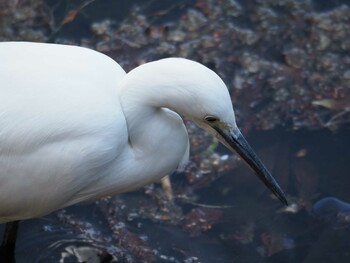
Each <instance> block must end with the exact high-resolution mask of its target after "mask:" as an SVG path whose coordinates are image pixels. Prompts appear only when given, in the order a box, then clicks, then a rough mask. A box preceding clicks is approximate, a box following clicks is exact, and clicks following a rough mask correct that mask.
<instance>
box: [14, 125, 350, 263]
mask: <svg viewBox="0 0 350 263" xmlns="http://www.w3.org/2000/svg"><path fill="white" fill-rule="evenodd" d="M248 137H249V138H248V139H249V141H250V142H251V144H252V145H253V146H254V148H256V149H257V151H258V153H259V155H260V156H261V157H262V159H263V160H264V161H265V162H266V164H267V166H268V167H270V168H271V170H272V171H273V174H274V175H275V176H276V178H277V179H278V181H280V182H281V184H282V187H283V188H284V189H286V192H287V194H288V196H289V200H290V202H291V206H290V207H289V209H287V210H286V209H285V208H283V207H282V206H281V205H280V204H279V203H278V202H277V201H276V200H272V199H271V196H270V194H269V193H268V192H267V191H266V189H265V188H264V187H263V186H262V185H261V184H260V183H259V182H258V181H257V180H256V178H255V177H254V176H252V173H251V172H250V171H249V170H248V169H247V168H246V167H245V166H244V165H240V166H239V167H238V168H236V169H233V170H230V171H228V172H226V174H225V175H223V176H221V177H219V178H218V179H217V180H215V181H214V182H212V183H211V184H209V185H207V186H205V187H203V188H199V189H197V190H194V192H195V195H196V196H197V199H196V203H185V202H181V200H178V201H176V205H177V209H179V210H181V213H180V214H181V215H180V216H178V212H169V213H168V216H169V215H170V217H171V216H173V217H174V218H173V221H171V219H166V220H164V218H159V217H156V216H154V215H155V214H156V212H154V211H156V210H157V209H159V204H156V203H154V201H155V200H154V198H153V199H152V196H150V195H145V192H147V190H146V191H145V190H140V191H137V192H133V193H128V194H123V195H120V196H118V197H116V198H115V199H114V198H111V199H108V200H104V201H100V202H96V203H89V204H81V205H77V206H74V207H70V208H67V209H65V210H63V211H59V212H57V213H53V214H51V215H49V216H47V217H44V218H41V219H33V220H28V221H25V222H22V223H21V226H20V232H19V240H18V246H17V259H18V262H19V263H21V262H26V263H30V262H33V263H34V262H35V263H41V262H203V263H204V262H208V263H209V262H223V263H224V262H247V263H250V262H252V263H253V262H267V263H275V262H290V263H296V262H303V263H309V262H340V263H341V262H349V260H350V254H349V252H348V251H349V249H348V245H349V244H350V232H349V231H350V230H349V227H350V219H349V218H350V216H349V207H350V206H348V204H347V203H346V202H347V201H350V192H349V191H348V185H350V177H349V171H350V169H349V168H350V163H349V160H350V150H349V148H348V146H349V145H350V136H349V132H348V131H343V132H339V133H337V134H331V133H330V132H327V131H322V132H313V131H309V132H293V133H291V132H284V131H273V132H259V133H255V134H251V136H248ZM180 177H181V175H176V176H175V178H174V179H173V181H174V189H176V188H177V187H178V186H179V185H181V184H183V182H181V179H179V178H180ZM158 188H159V187H158ZM158 188H156V189H158ZM152 189H153V188H152ZM158 190H159V189H158ZM148 191H150V190H149V189H148ZM152 191H154V192H156V190H154V189H153V190H152ZM326 197H327V198H326ZM334 197H336V198H338V199H334ZM322 198H325V199H322ZM318 200H321V201H320V202H317V201H318ZM334 200H336V201H334ZM341 200H342V201H341ZM152 202H153V203H152ZM344 202H345V203H344ZM147 203H150V204H147ZM163 205H164V204H163ZM211 205H214V208H212V207H211ZM160 206H162V205H160ZM226 206H229V208H227V207H226ZM116 208H117V209H116ZM114 209H116V210H118V211H117V212H115V211H114ZM147 209H149V211H153V212H152V213H153V214H152V213H149V215H151V214H152V215H153V217H152V216H145V215H147V213H145V210H147ZM152 209H154V210H152ZM111 211H114V212H111ZM174 211H175V210H174ZM176 211H177V210H176ZM213 211H216V212H213ZM198 214H200V216H199V217H198ZM329 215H331V216H329ZM176 217H178V219H177V220H175V218H176ZM191 220H192V221H191ZM189 222H190V223H189ZM191 224H193V225H191ZM84 249H85V250H84ZM82 251H83V252H82ZM84 251H85V252H84ZM112 255H114V256H115V257H114V258H113V257H112ZM117 258H118V260H117ZM60 260H61V261H60Z"/></svg>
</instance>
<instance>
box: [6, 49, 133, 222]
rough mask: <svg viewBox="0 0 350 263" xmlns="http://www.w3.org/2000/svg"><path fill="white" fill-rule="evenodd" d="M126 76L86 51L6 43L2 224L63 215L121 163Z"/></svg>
mask: <svg viewBox="0 0 350 263" xmlns="http://www.w3.org/2000/svg"><path fill="white" fill-rule="evenodd" d="M124 76H125V72H124V71H123V70H122V69H121V68H120V66H119V65H118V64H117V63H115V62H114V61H113V60H111V59H110V58H108V57H106V56H104V55H102V54H99V53H97V52H94V51H91V50H88V49H84V48H78V47H68V46H59V45H43V44H30V43H20V42H19V43H0V83H1V85H0V222H1V221H6V220H9V219H11V218H12V219H20V218H25V217H32V216H36V215H40V214H44V213H47V212H50V210H54V209H57V208H58V207H60V206H62V204H63V203H64V202H66V200H69V198H70V197H71V196H72V195H74V194H75V193H76V192H77V191H79V189H81V188H83V187H84V186H85V185H86V184H88V183H90V180H91V176H93V175H96V176H98V171H99V169H100V167H102V166H104V165H105V164H106V163H108V162H109V161H111V160H112V159H113V158H116V156H117V155H118V152H120V150H118V149H121V148H122V147H123V145H124V144H125V143H127V134H126V124H125V119H124V116H123V114H122V111H121V109H120V105H119V99H118V96H117V87H118V82H119V81H120V79H122V78H123V77H124ZM6 218H7V219H6Z"/></svg>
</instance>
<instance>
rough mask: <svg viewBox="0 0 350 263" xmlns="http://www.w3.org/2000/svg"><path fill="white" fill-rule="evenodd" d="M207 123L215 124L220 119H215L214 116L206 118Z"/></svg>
mask: <svg viewBox="0 0 350 263" xmlns="http://www.w3.org/2000/svg"><path fill="white" fill-rule="evenodd" d="M204 119H205V120H206V121H207V122H210V123H213V122H216V121H217V120H218V118H216V117H213V116H207V117H205V118H204Z"/></svg>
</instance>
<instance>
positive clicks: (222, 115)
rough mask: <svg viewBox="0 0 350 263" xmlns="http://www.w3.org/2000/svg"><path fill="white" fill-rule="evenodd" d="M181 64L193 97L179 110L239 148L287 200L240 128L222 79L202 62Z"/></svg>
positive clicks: (219, 138)
mask: <svg viewBox="0 0 350 263" xmlns="http://www.w3.org/2000/svg"><path fill="white" fill-rule="evenodd" d="M182 64H183V65H182V71H183V69H186V72H189V73H188V74H189V76H187V77H186V78H185V79H187V80H188V79H191V82H189V83H185V84H183V85H184V86H185V87H187V88H186V89H185V90H187V94H186V96H188V97H191V96H192V99H190V100H188V99H185V100H184V101H186V105H182V108H181V109H179V110H178V111H179V112H180V113H183V114H184V115H186V117H187V118H189V119H192V120H193V121H194V122H195V123H196V124H197V125H198V126H200V127H201V128H203V129H205V130H207V131H208V132H209V133H211V134H213V136H215V137H216V138H217V139H218V140H219V141H220V142H221V143H223V144H224V145H225V146H226V147H227V148H229V149H230V150H232V151H235V152H237V153H238V154H239V155H240V156H241V157H242V158H243V159H244V160H245V161H246V163H247V164H248V165H249V166H250V167H251V168H252V169H253V170H254V171H255V173H256V175H257V176H258V177H259V179H260V180H262V181H263V183H264V184H265V185H266V186H267V187H268V188H269V189H270V190H271V191H272V192H273V193H274V194H275V195H276V197H277V198H278V199H279V200H281V201H282V202H283V203H284V204H287V200H286V197H285V194H284V193H283V191H282V189H281V188H280V186H279V185H278V183H277V182H276V181H275V179H274V178H273V176H272V175H271V174H270V172H269V171H268V170H267V169H266V167H265V166H264V164H263V163H262V162H261V160H260V159H259V158H258V156H257V155H256V154H255V152H254V150H253V149H252V148H251V146H250V145H249V144H248V142H247V141H246V140H245V138H244V136H243V135H242V133H241V132H240V130H239V129H238V127H237V125H236V121H235V114H234V111H233V107H232V101H231V97H230V94H229V92H228V89H227V87H226V85H225V84H224V82H223V81H222V79H221V78H220V77H219V76H218V75H217V74H216V73H215V72H214V71H212V70H210V69H208V68H207V67H205V66H203V65H201V64H199V63H196V62H193V61H184V63H182ZM179 72H181V70H179ZM189 101H191V102H189Z"/></svg>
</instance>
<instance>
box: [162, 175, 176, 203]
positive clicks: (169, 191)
mask: <svg viewBox="0 0 350 263" xmlns="http://www.w3.org/2000/svg"><path fill="white" fill-rule="evenodd" d="M161 184H162V188H163V191H164V192H165V194H166V197H167V198H168V200H169V201H172V200H173V198H174V195H173V188H172V186H171V181H170V177H169V175H166V176H164V177H163V178H162V179H161Z"/></svg>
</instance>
